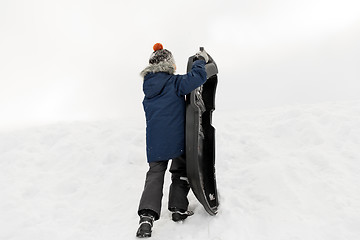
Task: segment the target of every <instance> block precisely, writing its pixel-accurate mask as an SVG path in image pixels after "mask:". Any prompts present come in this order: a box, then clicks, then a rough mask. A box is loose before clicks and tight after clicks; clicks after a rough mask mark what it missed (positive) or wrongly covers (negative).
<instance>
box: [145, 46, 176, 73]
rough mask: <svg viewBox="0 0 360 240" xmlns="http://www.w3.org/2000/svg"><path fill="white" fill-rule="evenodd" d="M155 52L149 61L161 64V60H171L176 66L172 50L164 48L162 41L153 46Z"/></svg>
mask: <svg viewBox="0 0 360 240" xmlns="http://www.w3.org/2000/svg"><path fill="white" fill-rule="evenodd" d="M153 49H154V52H153V53H152V54H151V56H150V59H149V63H150V64H159V63H161V62H169V63H171V64H173V65H174V67H175V60H174V57H173V55H172V54H171V52H170V51H169V50H167V49H164V48H163V45H162V44H161V43H156V44H155V45H154V47H153Z"/></svg>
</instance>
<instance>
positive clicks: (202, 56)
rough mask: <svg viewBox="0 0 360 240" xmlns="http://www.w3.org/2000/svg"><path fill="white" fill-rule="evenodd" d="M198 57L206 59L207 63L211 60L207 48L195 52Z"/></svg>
mask: <svg viewBox="0 0 360 240" xmlns="http://www.w3.org/2000/svg"><path fill="white" fill-rule="evenodd" d="M195 56H196V57H197V58H198V59H201V60H204V61H205V62H206V63H207V62H208V61H209V56H208V54H207V52H206V51H205V50H202V51H199V52H197V53H196V54H195Z"/></svg>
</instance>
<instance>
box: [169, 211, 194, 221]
mask: <svg viewBox="0 0 360 240" xmlns="http://www.w3.org/2000/svg"><path fill="white" fill-rule="evenodd" d="M171 212H172V215H171V216H172V220H173V221H174V222H179V221H184V220H185V219H186V218H187V217H188V216H191V215H193V214H194V213H193V212H192V211H186V210H182V209H177V208H173V209H171Z"/></svg>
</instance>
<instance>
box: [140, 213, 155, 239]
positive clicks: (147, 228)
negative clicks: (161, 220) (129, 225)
mask: <svg viewBox="0 0 360 240" xmlns="http://www.w3.org/2000/svg"><path fill="white" fill-rule="evenodd" d="M154 220H155V217H154V216H152V215H150V214H145V215H141V216H140V221H139V224H140V226H139V229H138V230H137V232H136V236H137V237H138V238H146V237H151V228H152V226H153V223H154Z"/></svg>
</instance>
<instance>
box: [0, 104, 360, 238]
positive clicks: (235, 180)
mask: <svg viewBox="0 0 360 240" xmlns="http://www.w3.org/2000/svg"><path fill="white" fill-rule="evenodd" d="M144 121H145V120H144V118H136V119H135V118H134V119H132V118H126V119H119V120H116V121H115V120H109V121H93V122H72V123H66V122H64V123H58V124H53V125H44V126H38V127H31V128H28V129H21V130H10V131H2V132H0V194H1V200H0V213H1V214H0V226H1V228H0V239H2V240H25V239H26V240H31V239H34V240H35V239H36V240H41V239H46V240H48V239H52V240H56V239H61V240H64V239H76V240H82V239H108V240H111V239H135V232H136V229H137V226H138V225H137V222H138V217H137V215H136V211H137V207H138V201H139V198H140V195H141V191H142V188H143V184H144V178H145V173H146V170H147V164H146V160H145V142H144V141H145V137H144V134H145V123H144ZM213 123H214V126H215V127H216V131H217V132H216V137H217V153H216V154H217V158H216V171H217V172H216V175H217V184H218V189H219V195H220V207H219V213H218V214H217V215H216V216H214V217H212V216H209V215H208V214H207V213H206V212H205V211H204V209H203V208H202V206H201V205H200V204H199V203H198V202H197V200H196V199H195V197H194V195H193V194H192V193H190V194H189V199H190V210H193V211H194V212H195V214H194V216H192V217H190V218H189V219H187V220H186V221H185V222H184V223H174V222H172V221H171V220H170V214H169V212H168V211H167V209H166V207H167V194H168V186H169V177H170V176H169V173H167V175H166V182H165V187H164V198H163V211H162V214H161V219H160V220H159V221H157V222H156V223H155V225H154V228H153V238H152V239H160V240H165V239H166V240H167V239H196V240H203V239H211V240H220V239H221V240H227V239H248V240H250V239H256V240H262V239H264V240H265V239H277V240H282V239H283V240H295V239H296V240H297V239H299V240H300V239H301V240H307V239H308V240H315V239H323V240H332V239H334V240H335V239H351V240H357V239H359V238H360V229H359V226H360V185H359V182H360V181H359V180H360V164H359V160H360V152H359V149H360V148H359V147H360V102H359V101H352V102H333V103H318V104H311V105H297V106H286V107H285V106H284V107H278V108H270V109H265V110H261V111H260V110H258V111H246V112H233V111H222V110H221V109H217V110H216V111H215V112H214V119H213Z"/></svg>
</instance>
